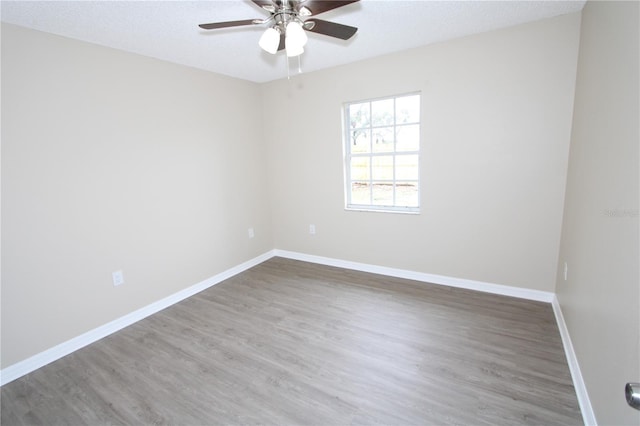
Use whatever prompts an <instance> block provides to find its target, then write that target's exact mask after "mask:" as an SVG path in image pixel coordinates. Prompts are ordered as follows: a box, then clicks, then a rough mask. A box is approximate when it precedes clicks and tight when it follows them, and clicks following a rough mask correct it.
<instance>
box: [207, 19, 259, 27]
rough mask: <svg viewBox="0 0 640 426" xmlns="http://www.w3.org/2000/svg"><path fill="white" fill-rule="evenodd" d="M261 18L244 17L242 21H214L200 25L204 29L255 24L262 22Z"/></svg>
mask: <svg viewBox="0 0 640 426" xmlns="http://www.w3.org/2000/svg"><path fill="white" fill-rule="evenodd" d="M261 22H262V20H260V19H244V20H242V21H227V22H212V23H210V24H200V25H198V26H199V27H200V28H202V29H203V30H216V29H218V28H229V27H241V26H243V25H254V24H259V23H261Z"/></svg>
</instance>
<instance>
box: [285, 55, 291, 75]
mask: <svg viewBox="0 0 640 426" xmlns="http://www.w3.org/2000/svg"><path fill="white" fill-rule="evenodd" d="M285 56H286V58H287V80H291V76H290V75H289V57H288V56H287V55H285Z"/></svg>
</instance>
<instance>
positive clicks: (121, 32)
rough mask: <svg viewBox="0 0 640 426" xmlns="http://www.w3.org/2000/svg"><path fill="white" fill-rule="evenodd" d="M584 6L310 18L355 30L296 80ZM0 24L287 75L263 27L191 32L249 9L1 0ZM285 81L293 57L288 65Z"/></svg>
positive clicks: (424, 5)
mask: <svg viewBox="0 0 640 426" xmlns="http://www.w3.org/2000/svg"><path fill="white" fill-rule="evenodd" d="M584 3H585V2H584V1H426V0H423V1H403V0H393V1H392V0H388V1H379V0H361V1H360V2H359V3H354V4H351V5H348V6H344V7H342V8H339V9H335V10H332V11H330V12H327V13H324V14H322V15H320V16H319V18H321V19H324V20H331V21H335V22H339V23H342V24H347V25H351V26H355V27H358V28H359V31H358V33H357V34H356V35H355V36H354V37H353V38H352V39H350V40H348V41H342V40H337V39H333V38H330V37H326V36H323V35H318V34H310V35H309V42H308V44H307V46H306V47H305V53H304V54H303V55H302V56H301V57H300V58H301V64H300V65H301V67H302V70H303V71H304V72H309V71H314V70H318V69H323V68H328V67H332V66H336V65H340V64H345V63H349V62H355V61H358V60H362V59H366V58H370V57H374V56H379V55H383V54H387V53H391V52H397V51H401V50H405V49H409V48H413V47H418V46H422V45H426V44H430V43H435V42H439V41H443V40H448V39H452V38H456V37H461V36H465V35H469V34H475V33H479V32H484V31H489V30H493V29H498V28H504V27H508V26H513V25H517V24H521V23H525V22H530V21H536V20H540V19H544V18H550V17H553V16H558V15H563V14H567V13H572V12H577V11H579V10H581V9H582V7H583V6H584ZM0 7H1V9H0V12H1V14H2V21H4V22H8V23H12V24H17V25H21V26H24V27H28V28H33V29H36V30H40V31H45V32H49V33H53V34H58V35H62V36H66V37H70V38H74V39H79V40H84V41H88V42H91V43H96V44H100V45H103V46H109V47H113V48H116V49H121V50H125V51H128V52H134V53H138V54H141V55H145V56H150V57H153V58H158V59H162V60H166V61H170V62H175V63H178V64H183V65H188V66H191V67H195V68H201V69H204V70H209V71H213V72H217V73H221V74H226V75H229V76H233V77H237V78H241V79H245V80H250V81H254V82H265V81H271V80H276V79H279V78H284V77H286V76H287V60H286V56H285V55H284V53H283V52H280V53H279V54H278V55H270V54H268V53H266V52H263V51H262V50H261V49H260V47H258V40H259V38H260V35H261V34H262V32H263V31H264V29H265V28H266V27H265V26H259V25H256V26H249V27H239V28H232V29H224V30H213V31H204V30H201V29H199V28H198V26H197V24H201V23H208V22H215V21H230V20H240V19H252V18H264V17H266V16H268V13H266V12H265V11H263V10H262V9H260V8H259V7H257V6H256V5H254V4H253V3H252V2H251V1H248V0H246V1H244V0H236V1H220V0H218V1H85V0H83V1H2V2H1V3H0ZM289 62H290V63H289V67H290V68H289V69H290V72H291V73H292V74H293V73H295V72H297V69H298V59H297V58H293V59H290V61H289Z"/></svg>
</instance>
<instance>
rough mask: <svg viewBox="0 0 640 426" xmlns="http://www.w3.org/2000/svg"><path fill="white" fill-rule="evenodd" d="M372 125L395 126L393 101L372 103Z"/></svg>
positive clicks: (385, 100)
mask: <svg viewBox="0 0 640 426" xmlns="http://www.w3.org/2000/svg"><path fill="white" fill-rule="evenodd" d="M371 115H372V117H371V125H372V126H389V125H392V124H393V99H384V100H381V101H375V102H371Z"/></svg>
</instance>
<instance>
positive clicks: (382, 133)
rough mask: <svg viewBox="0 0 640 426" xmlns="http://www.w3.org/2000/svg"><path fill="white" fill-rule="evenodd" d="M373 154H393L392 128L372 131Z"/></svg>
mask: <svg viewBox="0 0 640 426" xmlns="http://www.w3.org/2000/svg"><path fill="white" fill-rule="evenodd" d="M372 135H373V137H372V138H371V142H372V145H373V152H393V127H382V128H380V129H373V132H372Z"/></svg>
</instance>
